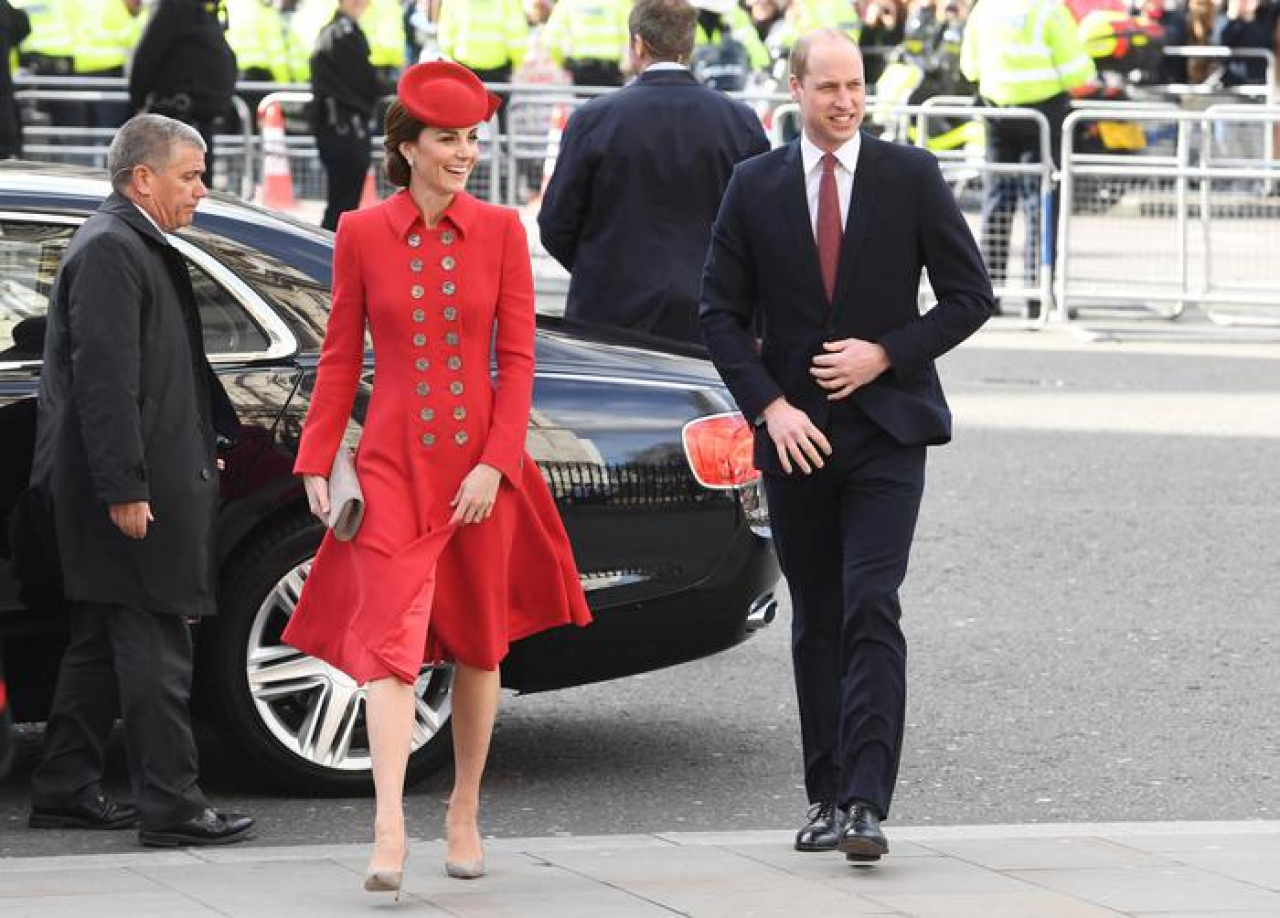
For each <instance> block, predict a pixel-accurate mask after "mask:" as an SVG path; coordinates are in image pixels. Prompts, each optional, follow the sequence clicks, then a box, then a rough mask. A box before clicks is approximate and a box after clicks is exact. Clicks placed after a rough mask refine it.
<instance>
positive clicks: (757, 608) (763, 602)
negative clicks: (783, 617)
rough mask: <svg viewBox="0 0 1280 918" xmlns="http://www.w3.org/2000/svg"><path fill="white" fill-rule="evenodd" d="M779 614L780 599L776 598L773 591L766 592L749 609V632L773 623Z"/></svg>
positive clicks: (747, 622)
mask: <svg viewBox="0 0 1280 918" xmlns="http://www.w3.org/2000/svg"><path fill="white" fill-rule="evenodd" d="M777 615H778V600H776V599H774V597H773V594H772V593H765V594H764V595H763V596H761V597H760V598H759V599H757V600H756V601H755V602H753V603H752V604H751V608H749V609H747V621H746V626H747V633H748V634H750V633H751V632H753V631H759V630H760V629H761V628H766V627H768V626H769V625H772V624H773V620H774V618H775V617H777Z"/></svg>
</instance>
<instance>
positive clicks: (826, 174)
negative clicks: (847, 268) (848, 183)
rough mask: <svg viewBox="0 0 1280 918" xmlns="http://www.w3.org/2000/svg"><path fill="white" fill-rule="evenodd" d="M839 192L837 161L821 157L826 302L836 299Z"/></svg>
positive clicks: (840, 234) (820, 247)
mask: <svg viewBox="0 0 1280 918" xmlns="http://www.w3.org/2000/svg"><path fill="white" fill-rule="evenodd" d="M843 239H844V230H843V229H842V228H841V226H840V192H839V191H837V190H836V158H835V156H834V155H832V154H831V153H824V154H822V180H821V181H820V182H819V183H818V261H819V263H821V265H822V286H824V287H825V288H826V289H827V300H828V301H833V300H834V299H835V296H836V268H837V267H839V265H840V243H841V241H842V240H843Z"/></svg>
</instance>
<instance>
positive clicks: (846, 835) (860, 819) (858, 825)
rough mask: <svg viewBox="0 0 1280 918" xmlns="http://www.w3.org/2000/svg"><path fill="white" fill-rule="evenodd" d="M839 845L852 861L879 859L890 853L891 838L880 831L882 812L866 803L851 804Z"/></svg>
mask: <svg viewBox="0 0 1280 918" xmlns="http://www.w3.org/2000/svg"><path fill="white" fill-rule="evenodd" d="M837 847H839V849H840V850H841V851H843V852H844V856H845V859H846V860H850V861H862V862H865V861H878V860H880V858H881V856H882V855H885V854H888V853H889V839H887V838H885V837H884V833H883V832H882V831H880V814H879V813H877V812H876V811H875V810H874V809H872V808H871V807H870V806H867V804H865V803H854V804H853V805H852V806H850V808H849V821H848V822H847V823H845V827H844V831H843V832H841V833H840V842H839V844H838V845H837Z"/></svg>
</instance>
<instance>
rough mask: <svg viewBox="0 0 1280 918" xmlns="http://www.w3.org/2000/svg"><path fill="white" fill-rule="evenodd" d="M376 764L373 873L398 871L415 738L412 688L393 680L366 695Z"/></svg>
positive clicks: (375, 685)
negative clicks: (407, 773)
mask: <svg viewBox="0 0 1280 918" xmlns="http://www.w3.org/2000/svg"><path fill="white" fill-rule="evenodd" d="M365 702H366V707H365V713H366V718H367V721H368V728H369V753H370V756H371V757H372V759H373V790H374V794H375V797H376V801H377V802H376V806H375V810H374V817H373V853H372V854H371V855H370V857H369V872H370V873H372V872H375V871H386V870H392V871H394V870H399V869H400V868H401V865H402V864H403V863H404V856H405V844H406V841H405V826H404V775H405V770H406V769H407V768H408V765H409V747H410V744H411V742H412V737H413V723H414V687H413V686H412V685H409V684H407V683H404V682H401V681H400V680H399V679H396V678H395V677H389V678H386V679H377V680H374V681H373V682H370V683H369V685H368V687H367V689H366V692H365Z"/></svg>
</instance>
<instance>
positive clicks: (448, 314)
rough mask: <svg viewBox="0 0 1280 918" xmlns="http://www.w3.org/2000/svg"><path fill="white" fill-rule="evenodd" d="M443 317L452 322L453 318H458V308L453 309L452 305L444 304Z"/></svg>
mask: <svg viewBox="0 0 1280 918" xmlns="http://www.w3.org/2000/svg"><path fill="white" fill-rule="evenodd" d="M444 317H445V318H446V319H448V320H449V321H450V322H452V321H453V320H454V319H456V318H458V310H456V309H454V308H453V307H452V306H446V307H445V308H444Z"/></svg>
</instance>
